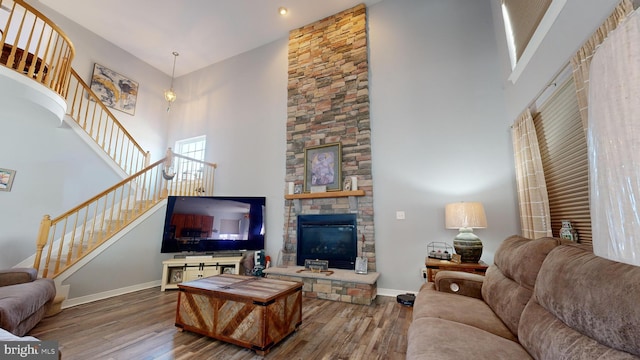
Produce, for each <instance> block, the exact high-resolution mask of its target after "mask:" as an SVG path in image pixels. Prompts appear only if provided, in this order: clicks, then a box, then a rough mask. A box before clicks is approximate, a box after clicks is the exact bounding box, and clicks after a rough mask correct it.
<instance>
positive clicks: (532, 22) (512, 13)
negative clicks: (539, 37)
mask: <svg viewBox="0 0 640 360" xmlns="http://www.w3.org/2000/svg"><path fill="white" fill-rule="evenodd" d="M551 1H552V0H503V4H504V6H505V7H506V9H507V14H508V15H509V22H510V23H511V30H512V32H513V39H514V42H515V50H516V61H517V60H518V59H520V56H521V55H522V53H523V52H524V49H525V48H526V47H527V44H528V43H529V40H531V37H532V36H533V33H535V31H536V29H537V28H538V24H540V20H542V18H543V17H544V14H545V13H546V12H547V9H548V8H549V5H550V4H551Z"/></svg>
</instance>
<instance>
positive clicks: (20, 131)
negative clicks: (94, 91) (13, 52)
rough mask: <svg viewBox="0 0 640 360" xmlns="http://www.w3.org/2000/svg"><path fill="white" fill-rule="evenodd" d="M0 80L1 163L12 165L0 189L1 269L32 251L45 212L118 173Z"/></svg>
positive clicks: (55, 211) (56, 210)
mask: <svg viewBox="0 0 640 360" xmlns="http://www.w3.org/2000/svg"><path fill="white" fill-rule="evenodd" d="M0 70H2V71H11V70H6V69H4V68H3V69H0ZM34 85H35V86H40V85H38V84H35V83H34ZM0 86H2V91H0V93H2V94H3V96H2V97H1V98H2V99H0V108H1V109H2V111H1V112H0V124H1V128H2V130H0V144H1V148H2V150H0V167H1V168H7V169H11V170H16V175H15V179H14V181H13V186H12V188H11V191H9V192H4V191H3V192H0V209H2V215H1V216H0V229H2V230H1V231H0V269H5V268H9V267H12V266H14V265H16V264H18V263H19V262H21V261H22V260H24V259H26V258H28V257H29V256H31V255H33V254H34V253H35V250H36V239H37V235H38V229H39V226H40V221H41V220H42V217H43V216H44V215H45V214H48V215H50V216H51V217H56V216H58V215H60V214H61V213H62V212H64V211H66V210H69V209H71V208H72V207H73V206H75V205H77V204H79V203H80V202H82V201H84V200H86V199H87V198H88V197H89V196H90V195H95V194H97V193H98V192H99V191H102V190H103V189H105V188H106V187H107V186H111V185H113V184H114V183H115V182H116V181H117V180H118V176H117V175H116V173H115V172H114V171H113V170H112V169H111V168H109V167H108V166H106V165H105V164H104V163H103V162H102V161H101V160H100V158H99V157H98V155H97V154H96V153H95V152H93V151H92V150H90V148H89V146H88V145H87V144H86V143H85V142H84V141H82V140H81V139H80V138H79V137H78V136H77V135H76V134H75V133H74V132H73V130H71V129H70V128H69V127H67V126H60V118H56V117H55V116H53V114H52V113H51V112H49V111H48V110H46V109H45V108H44V107H40V106H38V105H35V104H33V103H32V102H30V101H19V99H18V98H17V97H15V96H10V95H8V94H12V95H15V94H16V93H18V92H20V91H21V88H19V87H15V86H14V84H13V83H12V82H11V81H9V80H7V78H6V77H3V75H0ZM7 87H9V88H10V89H11V90H9V91H7Z"/></svg>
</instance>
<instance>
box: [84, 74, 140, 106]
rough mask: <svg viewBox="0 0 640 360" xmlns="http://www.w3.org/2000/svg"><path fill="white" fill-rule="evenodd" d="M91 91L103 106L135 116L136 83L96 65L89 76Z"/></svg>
mask: <svg viewBox="0 0 640 360" xmlns="http://www.w3.org/2000/svg"><path fill="white" fill-rule="evenodd" d="M91 91H93V92H94V93H95V94H96V96H97V97H98V98H99V99H100V101H102V103H103V104H104V105H105V106H107V107H110V108H112V109H116V110H120V111H122V112H125V113H127V114H129V115H135V113H136V101H137V98H138V83H137V82H136V81H133V80H131V79H127V78H126V77H124V76H122V75H120V74H118V73H117V72H115V71H113V70H110V69H108V68H106V67H104V66H102V65H100V64H98V63H96V64H95V65H94V66H93V75H92V76H91Z"/></svg>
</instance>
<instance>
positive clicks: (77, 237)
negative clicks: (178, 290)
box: [33, 149, 217, 278]
mask: <svg viewBox="0 0 640 360" xmlns="http://www.w3.org/2000/svg"><path fill="white" fill-rule="evenodd" d="M167 154H168V156H167V157H166V158H164V159H162V160H159V161H157V162H155V163H153V164H151V165H150V166H148V167H146V168H145V169H143V170H141V171H139V172H137V173H135V174H133V175H132V176H130V177H128V178H127V179H124V180H122V181H121V182H119V183H118V184H116V185H114V186H112V187H110V188H109V189H107V190H105V191H103V192H101V193H100V194H98V195H96V196H94V197H93V198H91V199H89V200H87V201H85V202H84V203H82V204H80V205H78V206H76V207H74V208H73V209H71V210H69V211H67V212H65V213H64V214H62V215H60V216H58V217H56V218H53V219H52V218H51V217H50V216H49V215H45V216H44V217H43V219H42V221H41V223H40V230H39V233H38V239H37V244H36V256H35V261H34V265H33V267H34V268H36V269H38V271H39V273H40V274H41V276H42V277H47V278H55V277H57V276H58V275H59V274H61V273H62V272H63V271H65V270H66V269H68V268H70V267H71V266H73V265H74V264H76V263H77V262H79V261H80V260H81V259H82V258H84V257H85V256H87V255H88V254H89V253H90V252H91V251H92V250H94V249H96V248H97V247H99V246H100V245H102V244H103V243H105V242H106V241H107V240H109V239H110V238H111V237H113V236H114V235H115V234H116V233H117V232H119V231H120V230H122V229H123V228H125V227H126V226H127V225H129V224H131V223H132V222H133V221H134V220H136V219H137V218H138V217H140V216H141V215H142V214H143V213H144V212H146V211H147V210H149V209H151V208H152V207H153V206H154V205H156V204H158V203H159V202H160V201H162V200H163V199H164V198H166V197H167V196H168V195H177V196H192V195H199V196H211V195H213V184H214V175H215V169H216V167H217V165H216V164H212V163H207V162H203V161H199V160H196V159H191V158H188V157H185V156H180V155H177V154H173V153H172V152H171V149H169V151H168V152H167ZM174 163H175V164H177V167H176V168H179V169H180V174H177V173H174V172H173V171H172V169H173V168H174V167H173V164H174ZM181 174H195V175H193V176H192V177H191V175H189V176H186V177H184V176H183V177H180V176H178V175H181ZM158 241H160V239H158Z"/></svg>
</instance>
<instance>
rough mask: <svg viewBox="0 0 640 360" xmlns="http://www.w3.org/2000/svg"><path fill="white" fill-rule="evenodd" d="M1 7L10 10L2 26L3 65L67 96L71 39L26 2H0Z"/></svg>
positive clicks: (1, 58) (0, 36)
mask: <svg viewBox="0 0 640 360" xmlns="http://www.w3.org/2000/svg"><path fill="white" fill-rule="evenodd" d="M0 8H2V9H3V10H4V9H10V12H9V16H8V20H7V22H6V24H0V43H1V44H2V55H1V56H0V64H1V65H4V66H6V67H8V68H10V69H13V70H15V71H16V72H18V73H20V74H24V75H25V76H27V77H29V78H31V79H34V80H35V81H37V82H39V83H41V84H43V85H44V86H46V87H48V88H49V89H51V90H53V91H55V92H56V93H58V94H59V95H62V96H64V93H65V92H66V90H67V89H66V86H67V84H68V81H69V74H70V71H71V61H72V60H73V57H74V55H75V50H74V48H73V44H72V43H71V40H69V38H68V37H67V35H65V34H64V32H62V30H60V28H58V26H57V25H56V24H54V23H53V22H52V21H51V20H49V19H48V18H47V17H46V16H44V15H42V14H41V13H40V12H39V11H38V10H36V9H34V8H33V7H31V5H29V4H27V3H26V2H24V1H23V0H0Z"/></svg>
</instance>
